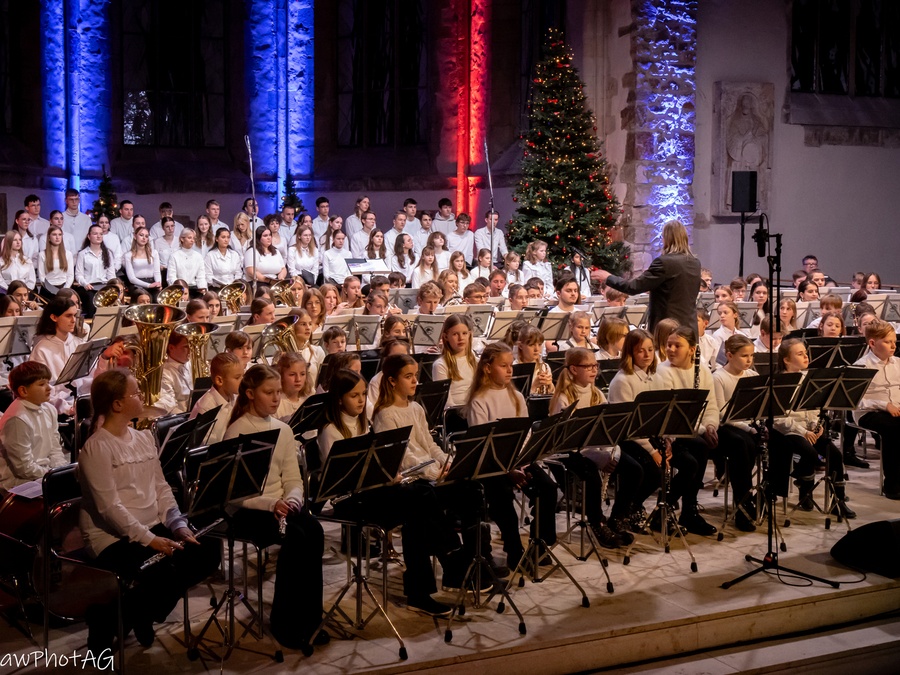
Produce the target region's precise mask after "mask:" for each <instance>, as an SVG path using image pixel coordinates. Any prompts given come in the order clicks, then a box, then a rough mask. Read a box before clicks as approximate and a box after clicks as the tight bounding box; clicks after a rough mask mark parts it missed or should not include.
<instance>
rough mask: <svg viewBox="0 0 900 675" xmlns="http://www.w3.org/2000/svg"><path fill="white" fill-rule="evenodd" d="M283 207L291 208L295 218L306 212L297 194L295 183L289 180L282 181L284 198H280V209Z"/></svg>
mask: <svg viewBox="0 0 900 675" xmlns="http://www.w3.org/2000/svg"><path fill="white" fill-rule="evenodd" d="M285 206H293V207H294V212H295V214H296V215H297V216H299V215H300V213H301V212H303V211H306V208H305V207H304V206H303V200H302V199H300V195H298V194H297V183H296V181H293V180H291V179H290V178H288V179H286V180H285V181H284V197H282V198H281V208H282V209H283V208H284V207H285Z"/></svg>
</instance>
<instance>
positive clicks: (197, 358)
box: [175, 322, 219, 382]
mask: <svg viewBox="0 0 900 675" xmlns="http://www.w3.org/2000/svg"><path fill="white" fill-rule="evenodd" d="M218 328H219V326H218V325H217V324H214V323H202V322H197V323H184V324H181V325H180V326H176V327H175V332H176V333H178V334H179V335H183V336H184V337H186V338H187V341H188V348H189V349H190V351H191V376H192V377H193V378H194V382H196V381H197V380H198V379H200V378H201V377H209V360H208V359H207V358H206V346H207V345H208V344H209V340H210V338H211V337H212V334H213V333H215V332H216V330H217V329H218Z"/></svg>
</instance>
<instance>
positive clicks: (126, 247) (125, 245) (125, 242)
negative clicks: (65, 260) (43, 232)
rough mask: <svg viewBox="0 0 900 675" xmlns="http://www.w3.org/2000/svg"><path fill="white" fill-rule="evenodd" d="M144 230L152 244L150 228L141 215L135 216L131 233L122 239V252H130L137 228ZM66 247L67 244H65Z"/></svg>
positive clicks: (132, 220)
mask: <svg viewBox="0 0 900 675" xmlns="http://www.w3.org/2000/svg"><path fill="white" fill-rule="evenodd" d="M141 227H143V228H146V229H147V234H148V235H150V242H151V244H152V242H153V235H152V234H150V228H149V227H148V226H147V219H146V218H144V216H142V215H141V214H139V213H138V214H135V216H134V218H132V219H131V232H129V233H128V236H127V237H123V238H122V250H123V251H130V250H131V242H132V241H134V233H135V232H137V231H138V228H141ZM66 246H68V243H67V244H66Z"/></svg>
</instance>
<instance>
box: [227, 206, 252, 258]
mask: <svg viewBox="0 0 900 675" xmlns="http://www.w3.org/2000/svg"><path fill="white" fill-rule="evenodd" d="M230 243H231V248H233V249H234V250H235V251H237V252H238V254H239V255H240V256H241V258H242V259H243V257H244V254H245V253H246V252H247V250H248V249H249V248H250V247H251V246H253V235H252V234H251V233H250V216H248V215H247V214H246V213H244V212H243V211H238V212H237V213H236V214H235V215H234V227H233V228H232V230H231V242H230Z"/></svg>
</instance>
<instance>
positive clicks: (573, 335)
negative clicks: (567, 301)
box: [559, 311, 627, 351]
mask: <svg viewBox="0 0 900 675" xmlns="http://www.w3.org/2000/svg"><path fill="white" fill-rule="evenodd" d="M626 332H627V331H626ZM624 338H625V333H623V334H622V339H624ZM576 347H580V348H582V349H589V350H591V351H596V350H597V345H595V344H594V341H593V340H591V317H589V316H588V314H587V312H582V311H574V312H572V313H571V314H569V338H568V339H567V340H563V341H562V342H560V343H559V350H560V351H565V350H567V349H574V348H576Z"/></svg>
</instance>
